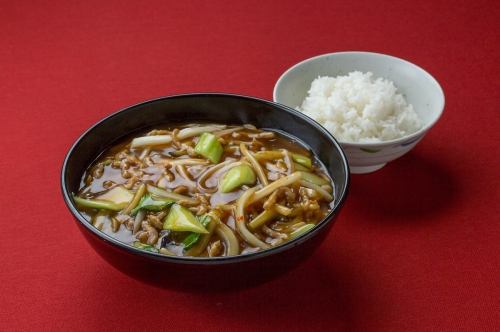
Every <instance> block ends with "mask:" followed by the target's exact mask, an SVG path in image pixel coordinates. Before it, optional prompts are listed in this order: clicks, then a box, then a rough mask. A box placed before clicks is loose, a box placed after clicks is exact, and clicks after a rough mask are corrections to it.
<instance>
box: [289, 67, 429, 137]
mask: <svg viewBox="0 0 500 332" xmlns="http://www.w3.org/2000/svg"><path fill="white" fill-rule="evenodd" d="M372 76H373V74H372V73H370V72H368V73H362V72H359V71H354V72H351V73H349V74H348V75H346V76H337V77H328V76H324V77H318V78H317V79H315V80H314V81H313V82H312V84H311V88H310V89H309V91H308V95H307V97H306V98H305V99H304V101H303V102H302V106H300V107H298V110H300V111H302V112H303V113H304V114H306V115H307V116H309V117H311V118H313V119H314V120H316V121H318V122H319V123H320V124H321V125H323V126H324V127H325V128H326V129H327V130H328V131H330V132H331V133H332V134H333V136H335V138H337V139H338V140H340V141H342V142H361V143H367V142H381V141H387V140H392V139H396V138H400V137H403V136H406V135H409V134H411V133H414V132H416V131H417V130H419V129H420V128H421V127H422V121H421V120H420V118H419V117H418V115H417V113H415V111H414V110H413V106H412V105H411V104H408V103H407V102H406V100H405V98H404V97H403V96H402V95H401V94H399V93H398V92H397V89H396V87H395V86H394V83H393V82H392V81H389V80H386V79H383V78H377V79H374V78H373V77H372Z"/></svg>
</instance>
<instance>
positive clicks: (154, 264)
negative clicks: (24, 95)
mask: <svg viewBox="0 0 500 332" xmlns="http://www.w3.org/2000/svg"><path fill="white" fill-rule="evenodd" d="M195 122H212V123H224V124H243V123H251V124H253V125H255V126H257V127H260V128H270V129H271V128H272V129H276V130H280V131H283V132H285V133H289V134H291V135H292V136H294V137H296V138H298V139H299V140H301V141H302V142H303V143H305V144H306V145H308V146H309V147H310V148H312V150H313V151H314V152H315V153H316V155H317V156H318V157H319V159H320V160H321V162H322V163H323V164H324V165H325V167H326V169H327V170H328V172H329V173H330V175H331V177H332V178H333V179H334V182H335V201H334V208H333V209H332V211H331V212H330V213H329V214H328V215H327V216H326V218H325V219H324V220H323V221H321V222H320V223H319V224H318V226H317V227H315V228H314V229H313V230H312V231H310V232H308V233H306V234H304V235H303V236H301V237H299V238H297V239H295V240H293V241H290V242H287V243H285V244H283V245H281V246H278V247H275V248H272V249H268V250H265V251H262V252H257V253H252V254H247V255H241V256H233V257H219V258H190V257H170V256H164V255H160V254H155V253H149V252H145V251H142V250H140V249H136V248H133V247H131V246H128V245H126V244H124V243H122V242H120V241H118V240H115V239H113V238H112V237H110V236H108V235H106V234H104V233H102V232H100V231H99V230H97V229H96V228H95V227H94V226H92V225H91V224H90V223H89V222H88V221H86V220H85V219H84V218H83V216H82V215H81V214H80V213H79V212H78V210H77V209H76V207H75V203H74V201H73V199H72V193H75V192H76V191H77V190H78V186H79V184H80V180H81V177H82V175H83V173H84V171H85V170H86V168H87V167H88V166H89V165H90V164H91V163H92V162H93V161H94V160H95V159H96V158H97V157H98V156H99V155H100V154H101V153H102V152H103V151H104V150H106V149H107V148H108V147H110V146H111V145H113V144H114V142H116V141H118V140H120V139H121V138H123V137H124V136H128V135H130V134H132V133H134V132H138V131H144V130H145V129H147V128H151V127H154V126H157V125H165V124H172V123H195ZM61 175H62V176H61V187H62V193H63V197H64V201H65V203H66V205H67V206H68V208H69V210H70V211H71V213H72V214H73V216H74V217H75V220H76V222H77V225H78V226H79V228H80V230H81V231H82V233H83V235H84V236H85V237H86V239H87V240H88V241H89V242H90V244H91V245H92V246H93V247H94V249H95V250H96V251H97V252H98V253H99V254H100V255H101V256H102V257H103V258H104V259H106V260H107V261H108V262H109V263H111V264H112V265H113V266H115V267H116V268H118V269H119V270H121V271H123V272H125V273H127V274H129V275H131V276H133V277H135V278H138V279H140V280H143V281H147V282H150V283H153V284H156V285H158V286H165V287H180V286H187V287H190V286H196V287H198V286H200V285H211V287H210V289H219V288H226V287H235V286H236V287H240V286H249V285H251V284H255V283H259V282H261V281H264V280H267V279H269V278H272V277H274V276H277V275H279V274H281V273H283V272H284V271H286V270H289V269H290V268H291V267H293V266H295V265H296V264H297V263H298V262H300V261H301V260H303V259H304V258H305V257H307V256H309V255H310V254H311V253H312V252H313V249H315V248H316V247H317V246H318V245H319V244H320V243H321V242H322V240H323V239H324V237H325V235H326V234H327V232H328V230H329V229H330V227H331V226H332V224H333V222H334V220H335V218H336V217H337V215H338V213H339V211H340V209H341V207H342V204H343V202H344V200H345V197H346V194H347V188H348V185H349V168H348V165H347V160H346V157H345V155H344V153H343V151H342V148H341V147H340V145H339V144H338V143H337V141H335V139H334V138H333V136H332V135H331V134H330V133H328V131H326V130H325V129H324V128H323V127H321V126H320V125H319V124H318V123H316V122H315V121H313V120H311V119H310V118H308V117H306V116H305V115H303V114H301V113H300V112H297V111H295V110H293V109H291V108H289V107H286V106H284V105H281V104H276V103H273V102H269V101H265V100H261V99H257V98H251V97H244V96H239V95H231V94H207V93H204V94H187V95H178V96H171V97H165V98H160V99H155V100H151V101H147V102H144V103H141V104H137V105H134V106H130V107H128V108H125V109H123V110H121V111H119V112H117V113H114V114H112V115H110V116H108V117H107V118H105V119H103V120H101V121H99V122H98V123H97V124H95V125H94V126H92V127H91V128H90V129H89V130H87V131H86V132H85V133H84V134H83V135H82V136H81V137H80V138H79V139H78V140H77V141H76V142H75V144H74V145H73V146H72V147H71V149H70V150H69V152H68V154H67V155H66V158H65V160H64V164H63V167H62V174H61Z"/></svg>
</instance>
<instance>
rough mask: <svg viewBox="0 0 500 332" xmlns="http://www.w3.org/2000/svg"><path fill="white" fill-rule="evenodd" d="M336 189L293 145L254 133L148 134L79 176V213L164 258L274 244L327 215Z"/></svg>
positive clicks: (215, 129)
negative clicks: (162, 255) (164, 256)
mask: <svg viewBox="0 0 500 332" xmlns="http://www.w3.org/2000/svg"><path fill="white" fill-rule="evenodd" d="M334 188H335V186H334V184H333V182H332V179H331V178H330V177H329V176H328V175H327V173H326V172H325V170H324V167H323V166H322V165H321V164H320V163H319V162H318V160H317V159H316V158H315V157H314V155H312V154H311V152H310V151H309V150H308V149H306V148H305V147H304V146H303V145H301V144H299V143H298V142H297V141H296V140H295V139H293V138H291V137H288V136H284V135H282V134H280V133H278V132H275V131H268V130H260V129H257V128H255V127H254V126H252V125H243V126H226V125H216V124H213V125H207V124H189V125H183V126H178V127H175V128H173V127H167V128H161V129H154V130H151V131H149V132H147V133H144V134H143V135H139V136H137V137H134V138H129V139H127V140H125V141H123V142H122V143H120V144H117V145H116V146H113V147H111V148H110V149H108V150H107V151H105V152H104V153H103V154H102V155H101V156H100V157H99V158H98V160H97V161H96V162H95V163H94V164H92V165H91V166H90V167H89V168H88V170H87V171H86V173H85V174H84V175H83V177H82V181H81V185H80V189H79V191H78V193H77V194H76V195H75V196H74V200H75V202H76V204H77V207H78V209H79V211H80V212H81V213H82V214H83V215H84V216H85V217H86V218H87V219H88V221H89V222H91V223H92V225H94V226H95V227H96V228H98V229H99V230H101V231H102V232H104V233H106V234H108V235H110V236H112V237H113V238H116V239H117V240H119V241H122V242H124V243H126V244H128V245H131V246H134V247H136V248H139V249H142V250H146V251H151V252H155V253H160V254H164V255H172V256H196V257H219V256H234V255H241V254H247V253H251V252H255V251H260V250H265V249H268V248H271V247H275V246H278V245H280V244H283V243H285V242H286V241H290V240H292V239H295V238H297V237H299V236H301V235H302V234H304V233H306V232H308V231H310V230H311V229H312V228H314V227H315V225H316V224H317V223H318V222H320V221H321V220H322V219H323V218H324V217H325V215H326V214H327V213H328V212H329V211H330V209H331V204H332V201H333V195H334Z"/></svg>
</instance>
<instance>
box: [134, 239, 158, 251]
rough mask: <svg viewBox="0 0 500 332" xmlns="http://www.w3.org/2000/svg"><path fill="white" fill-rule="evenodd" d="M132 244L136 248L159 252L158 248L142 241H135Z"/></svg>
mask: <svg viewBox="0 0 500 332" xmlns="http://www.w3.org/2000/svg"><path fill="white" fill-rule="evenodd" d="M132 245H133V246H134V247H135V248H138V249H142V250H145V251H149V252H158V249H156V248H155V247H153V246H150V245H149V244H145V243H142V242H141V241H135V242H134V243H133V244H132Z"/></svg>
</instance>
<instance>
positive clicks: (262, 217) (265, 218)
mask: <svg viewBox="0 0 500 332" xmlns="http://www.w3.org/2000/svg"><path fill="white" fill-rule="evenodd" d="M277 216H278V213H277V212H276V211H274V210H264V211H262V213H260V214H259V215H258V216H257V217H255V218H253V219H252V221H250V222H249V223H248V227H249V228H251V229H252V230H255V229H257V228H259V227H261V226H262V225H264V224H266V223H267V222H269V221H271V220H273V219H274V218H275V217H277Z"/></svg>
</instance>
